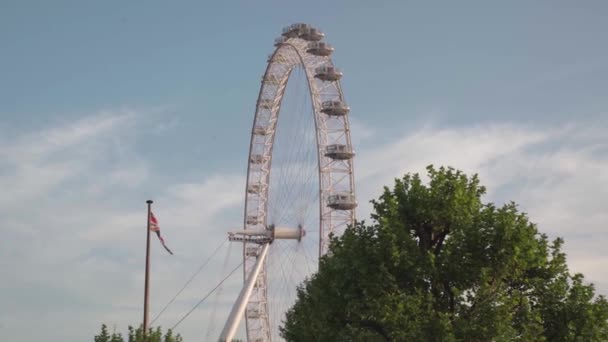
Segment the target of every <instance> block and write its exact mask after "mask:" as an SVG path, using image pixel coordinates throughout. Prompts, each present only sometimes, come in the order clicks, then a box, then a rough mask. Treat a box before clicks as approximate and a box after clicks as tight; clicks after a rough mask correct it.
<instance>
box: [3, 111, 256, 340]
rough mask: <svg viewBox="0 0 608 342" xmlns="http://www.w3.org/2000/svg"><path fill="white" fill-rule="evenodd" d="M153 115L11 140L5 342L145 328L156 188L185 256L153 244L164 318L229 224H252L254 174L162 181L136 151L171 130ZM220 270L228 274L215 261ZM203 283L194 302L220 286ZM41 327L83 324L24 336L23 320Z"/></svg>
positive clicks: (171, 235) (172, 240) (6, 149)
mask: <svg viewBox="0 0 608 342" xmlns="http://www.w3.org/2000/svg"><path fill="white" fill-rule="evenodd" d="M143 114H146V113H143V112H140V111H129V110H125V111H117V112H104V113H98V114H95V115H91V116H89V117H86V118H84V119H81V120H78V121H76V122H71V123H65V124H60V125H57V126H55V127H51V128H48V129H44V130H42V131H40V132H36V133H19V132H14V133H13V134H12V136H10V137H7V136H6V135H5V136H4V138H1V139H2V141H0V142H1V143H0V146H1V147H0V156H1V157H2V158H0V186H1V188H2V189H3V192H2V194H0V229H1V230H2V235H3V239H2V240H0V269H2V279H3V281H2V282H1V283H0V290H1V291H0V302H2V303H3V305H2V306H0V327H1V330H2V331H3V335H4V336H27V339H28V340H40V339H47V340H64V339H65V338H67V337H69V339H71V340H85V339H87V338H91V336H92V335H93V334H94V333H95V332H96V330H97V329H98V328H99V324H101V322H102V321H103V320H104V319H106V320H107V322H108V323H110V324H116V325H118V327H119V328H120V329H124V328H125V327H126V325H128V324H137V322H139V321H140V318H141V317H140V316H141V314H140V312H141V311H140V309H139V308H140V303H141V286H142V284H143V282H142V279H143V269H142V267H141V266H142V263H143V254H142V253H143V249H142V246H143V237H144V236H145V213H146V211H145V203H144V200H145V199H146V198H142V197H143V196H145V194H149V192H150V189H153V191H154V193H155V194H156V195H157V197H156V198H154V199H155V200H157V203H156V204H155V208H157V215H158V216H159V219H160V220H161V227H162V228H163V235H165V239H166V240H167V243H168V244H169V245H170V247H172V248H173V250H174V252H175V254H176V255H175V257H171V258H167V257H166V255H164V254H161V253H164V251H162V249H160V248H159V244H158V241H156V240H153V241H152V248H153V249H154V253H153V266H152V267H153V269H154V270H156V271H158V273H155V274H156V275H155V276H154V287H153V289H154V291H155V294H156V296H155V300H154V305H153V309H154V310H156V311H157V310H158V305H159V303H160V301H161V300H165V299H167V296H166V295H165V294H168V293H171V294H172V293H174V291H175V290H176V289H177V288H178V287H179V286H180V285H181V284H182V283H183V281H184V279H185V278H186V277H187V276H188V275H189V274H190V272H192V270H193V269H194V268H195V267H196V266H198V263H199V262H200V258H201V256H203V255H205V254H206V252H207V251H208V250H209V248H211V247H214V246H215V245H216V244H217V243H218V242H220V241H221V240H223V239H225V233H224V232H225V230H226V228H227V226H228V225H235V224H239V223H240V222H241V220H242V218H241V215H242V212H241V211H238V208H239V207H240V206H241V205H242V204H241V202H242V197H243V193H244V175H229V174H224V175H217V176H211V177H208V178H203V179H199V180H195V181H193V182H190V183H187V184H179V183H169V184H167V183H158V182H156V178H158V177H156V178H155V174H153V172H152V171H151V168H150V166H149V161H148V160H145V159H142V158H141V157H140V155H139V153H138V151H137V149H136V144H137V139H138V137H139V138H141V134H147V133H138V132H145V131H146V130H145V129H141V128H142V126H143V127H144V128H145V127H146V126H145V125H146V124H149V125H150V126H152V127H154V126H155V125H156V126H158V125H162V123H161V124H159V123H158V122H156V121H154V122H151V123H149V122H148V123H146V122H143V120H141V118H142V117H144V115H143ZM147 120H148V121H150V120H149V117H148V118H147ZM151 134H158V132H156V131H154V132H152V133H151ZM230 210H233V211H235V213H231V212H230ZM227 212H228V213H231V214H232V216H229V217H228V219H223V218H222V215H221V214H225V213H227ZM235 255H236V253H235ZM211 269H215V270H216V273H219V271H220V270H219V269H218V266H217V265H215V264H214V265H212V267H211ZM161 271H162V272H161ZM202 280H204V282H202V283H201V282H199V283H198V285H199V287H198V288H195V290H194V291H193V292H191V293H190V294H189V297H185V298H198V297H199V296H200V288H201V287H200V286H201V285H205V284H206V285H209V281H208V278H203V279H202ZM191 302H192V301H187V304H184V305H182V306H185V305H191ZM132 308H137V310H136V312H133V309H132ZM180 313H183V310H182V311H180ZM77 317H80V318H77ZM83 317H86V319H83ZM32 319H36V320H43V321H44V322H45V324H47V325H48V326H49V327H51V326H55V327H62V326H66V322H74V323H78V324H77V325H78V326H79V328H74V326H71V327H70V330H71V331H70V332H67V331H58V330H56V329H51V330H49V329H41V330H34V331H27V333H24V330H23V329H24V327H23V325H22V324H21V323H20V322H28V321H31V320H32ZM76 320H77V321H78V322H76ZM165 323H166V322H165ZM49 331H55V333H56V338H55V336H53V335H51V336H48V334H49Z"/></svg>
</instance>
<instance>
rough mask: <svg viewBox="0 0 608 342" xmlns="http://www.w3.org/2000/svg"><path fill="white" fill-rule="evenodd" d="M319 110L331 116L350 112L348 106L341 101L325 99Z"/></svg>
mask: <svg viewBox="0 0 608 342" xmlns="http://www.w3.org/2000/svg"><path fill="white" fill-rule="evenodd" d="M321 112H322V113H325V114H327V115H331V116H344V115H346V114H348V112H350V107H349V106H347V105H346V103H344V102H342V101H339V100H338V101H325V102H323V103H322V104H321Z"/></svg>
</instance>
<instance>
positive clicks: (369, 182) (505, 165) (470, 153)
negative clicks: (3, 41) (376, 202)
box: [356, 120, 608, 294]
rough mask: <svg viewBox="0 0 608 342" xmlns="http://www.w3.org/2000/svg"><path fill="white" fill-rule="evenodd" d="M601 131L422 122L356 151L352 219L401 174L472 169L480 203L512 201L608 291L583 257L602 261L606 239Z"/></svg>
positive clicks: (604, 125)
mask: <svg viewBox="0 0 608 342" xmlns="http://www.w3.org/2000/svg"><path fill="white" fill-rule="evenodd" d="M606 129H608V122H606V121H601V120H600V121H598V120H596V121H580V122H578V123H576V124H569V125H564V126H559V127H542V128H541V127H527V126H522V125H518V124H514V123H505V124H489V125H482V126H475V127H464V128H463V127H451V128H434V127H432V126H423V127H421V128H420V129H419V130H416V131H415V132H414V133H413V134H409V135H405V136H403V137H402V138H400V139H398V140H397V141H394V142H391V143H388V144H385V145H381V146H374V147H373V148H368V149H362V150H360V153H359V156H358V158H357V161H356V166H357V170H356V176H357V183H358V194H357V195H358V197H359V198H360V201H359V203H360V204H361V206H360V209H359V213H358V217H359V219H365V218H368V217H369V212H370V210H371V206H370V205H369V203H367V201H368V200H369V199H371V198H376V197H377V196H378V195H379V194H380V191H381V189H382V188H381V187H382V186H383V185H389V186H390V185H391V184H392V183H393V179H394V178H395V177H400V176H402V175H403V174H405V173H408V172H419V173H421V174H425V173H426V171H425V169H424V168H425V166H427V165H429V164H434V165H435V166H441V165H444V166H453V167H455V168H457V169H461V170H463V171H465V172H467V173H469V174H472V173H478V174H479V176H480V178H481V182H482V184H484V185H486V186H487V187H488V196H487V198H486V199H487V200H490V201H494V202H497V203H505V202H508V201H511V200H512V201H515V202H517V203H519V204H520V208H521V210H523V211H525V212H527V213H529V216H530V218H531V220H532V221H533V222H536V223H538V226H539V229H540V231H541V232H545V233H548V234H549V235H550V236H551V237H556V236H562V237H564V238H565V240H566V245H565V250H566V252H567V253H568V254H569V263H570V265H571V268H572V270H573V271H576V272H579V271H581V272H584V273H585V275H586V276H587V279H589V280H591V281H594V282H597V283H598V284H604V285H603V286H604V287H603V288H602V287H600V286H598V288H599V289H600V290H603V291H604V292H603V293H604V294H608V289H607V288H606V286H605V284H608V275H607V274H606V272H604V271H603V268H602V267H596V266H598V263H597V262H591V261H590V260H604V259H606V258H608V251H606V249H605V248H603V245H604V244H605V243H606V242H608V236H607V234H606V233H605V232H606V228H608V214H607V212H606V203H608V153H607V152H608V149H607V148H608V140H606V135H605V131H606ZM594 241H601V243H599V245H598V244H595V243H594ZM590 245H595V248H589V246H590ZM592 265H596V266H592Z"/></svg>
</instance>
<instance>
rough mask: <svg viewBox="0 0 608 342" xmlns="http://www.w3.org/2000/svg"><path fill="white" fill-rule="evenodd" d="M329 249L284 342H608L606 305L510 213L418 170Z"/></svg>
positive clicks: (456, 174)
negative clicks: (425, 179) (368, 218)
mask: <svg viewBox="0 0 608 342" xmlns="http://www.w3.org/2000/svg"><path fill="white" fill-rule="evenodd" d="M427 171H428V178H429V182H428V184H425V183H424V182H423V181H422V179H421V177H420V176H419V175H418V174H414V175H410V174H408V175H405V176H404V177H403V178H402V179H397V180H396V181H395V185H394V187H393V189H389V188H386V187H385V189H384V193H383V194H382V195H381V196H380V198H379V199H378V200H375V201H372V204H373V207H374V213H373V215H372V224H371V225H366V224H365V223H364V222H359V223H357V224H355V225H354V226H353V227H351V228H349V229H347V230H346V232H345V233H344V234H343V235H342V236H341V237H340V238H332V241H331V246H330V251H329V253H328V255H327V256H325V257H323V258H322V260H321V262H320V266H319V271H318V272H317V273H316V274H315V275H313V276H312V277H311V278H310V279H308V280H307V281H305V282H304V283H303V284H302V285H301V286H300V287H299V289H298V298H297V301H296V303H295V304H294V306H293V307H292V308H291V309H290V310H289V311H288V313H287V315H286V321H285V322H284V324H283V327H282V328H281V332H282V335H283V337H284V338H285V339H287V340H288V341H497V342H498V341H608V323H607V320H608V302H607V301H606V299H605V298H604V297H603V296H595V294H594V287H593V285H589V284H585V283H584V281H583V276H582V275H581V274H575V275H571V274H570V273H569V271H568V267H567V265H566V256H565V254H564V253H563V252H562V250H561V247H562V244H563V241H562V240H561V239H559V238H558V239H555V240H554V241H549V239H548V238H547V236H546V235H544V234H540V233H539V232H538V230H537V228H536V226H535V224H533V223H531V222H530V221H529V220H528V217H527V215H526V214H525V213H522V212H519V211H518V209H517V206H516V204H515V203H509V204H506V205H503V206H500V207H498V206H495V205H494V204H492V203H483V202H482V200H481V197H482V195H484V194H485V188H484V187H483V186H481V185H480V184H479V180H478V177H477V175H474V176H472V177H468V176H467V175H465V174H463V173H462V172H460V171H456V170H454V169H452V168H447V169H446V168H440V169H436V168H434V167H432V166H429V167H428V168H427Z"/></svg>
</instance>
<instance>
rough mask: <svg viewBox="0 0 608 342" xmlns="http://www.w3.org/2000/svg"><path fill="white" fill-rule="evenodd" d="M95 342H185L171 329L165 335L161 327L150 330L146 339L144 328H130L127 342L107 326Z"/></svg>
mask: <svg viewBox="0 0 608 342" xmlns="http://www.w3.org/2000/svg"><path fill="white" fill-rule="evenodd" d="M94 341H95V342H183V340H182V337H181V336H180V335H179V334H177V335H174V334H173V331H171V329H169V330H167V332H166V333H165V334H164V335H163V332H162V329H161V328H160V327H157V328H156V329H154V328H149V330H148V334H147V336H146V337H145V338H144V330H143V328H142V326H139V328H137V329H135V328H133V327H132V326H129V328H128V333H127V340H125V339H124V338H123V336H122V334H121V333H117V332H112V333H111V334H110V333H109V332H108V327H107V326H106V325H105V324H102V325H101V332H100V333H99V335H96V336H95V339H94Z"/></svg>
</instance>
